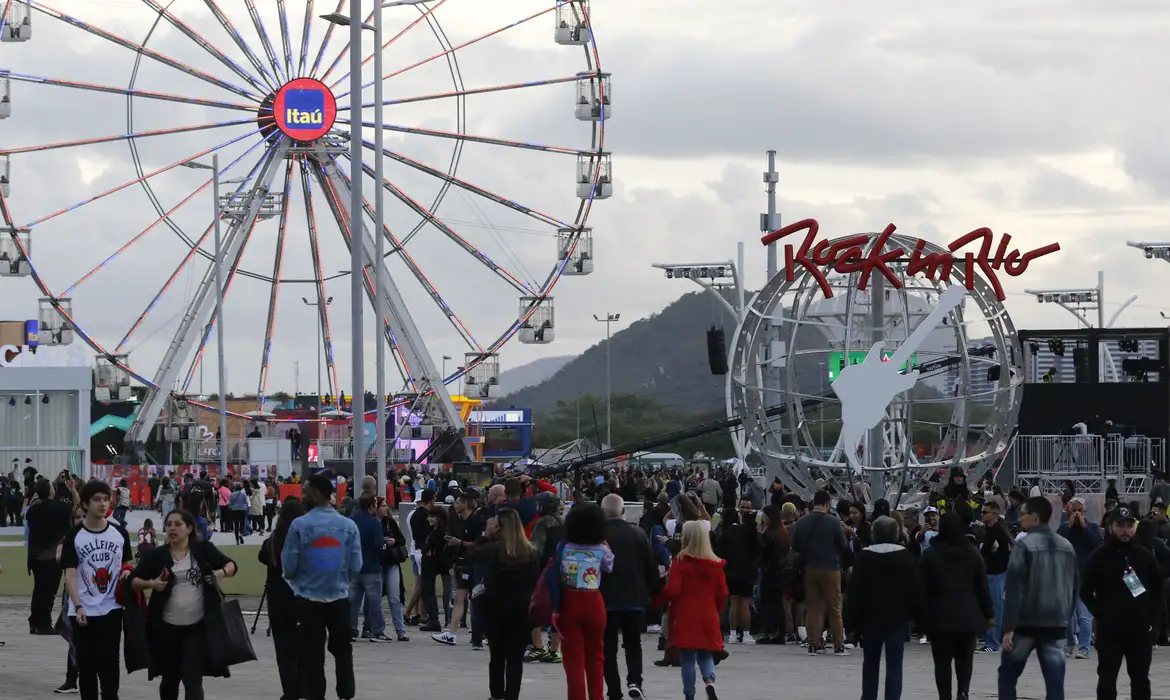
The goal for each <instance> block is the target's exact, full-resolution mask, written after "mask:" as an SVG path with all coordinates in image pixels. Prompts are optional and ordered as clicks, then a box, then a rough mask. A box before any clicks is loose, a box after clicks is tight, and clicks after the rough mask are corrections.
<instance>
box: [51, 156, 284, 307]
mask: <svg viewBox="0 0 1170 700" xmlns="http://www.w3.org/2000/svg"><path fill="white" fill-rule="evenodd" d="M262 143H264V141H263V139H261V140H259V141H257V142H256V144H255V145H253V146H252V147H251V148H249V149H248V150H247V151H244V153H243V154H241V155H240V157H238V158H236V159H235V160H234V161H232V162H231V163H229V164H228V166H227V167H226V168H224V169H223V170H222V172H221V174H223V173H227V172H230V171H231V169H232V168H233V167H235V166H236V164H238V163H239V162H240V161H241V160H243V159H244V158H246V157H247V156H248V154H249V153H251V152H252V151H254V150H256V149H257V148H258V147H259V146H260V144H262ZM213 182H214V179H208V180H207V182H204V183H203V184H202V185H200V186H199V188H198V189H196V190H195V191H193V192H192V193H191V194H189V195H187V197H186V198H185V199H183V201H181V202H179V203H178V204H176V205H175V206H174V207H172V208H171V209H170V210H169V211H167V212H165V213H164V214H163V215H162V216H160V217H159V218H157V219H155V220H154V222H153V223H151V224H150V225H149V226H147V227H146V228H144V229H143V230H142V232H141V233H139V234H138V235H136V236H134V237H133V238H131V239H130V240H129V241H127V242H126V244H125V245H123V246H122V247H121V248H119V249H118V250H116V251H115V252H114V253H113V254H111V255H110V256H109V257H108V258H106V259H105V260H103V261H102V262H101V263H99V264H98V265H97V266H96V267H94V268H93V269H92V270H90V271H89V272H87V273H85V274H84V275H82V276H81V278H80V279H78V280H77V281H76V282H74V283H73V284H72V285H70V286H69V288H68V289H66V290H65V291H64V292H62V293H61V296H63V297H67V296H69V294H70V293H71V292H72V291H73V290H75V289H77V288H78V287H80V286H81V285H82V284H83V283H84V282H85V281H86V280H88V279H89V278H90V277H93V276H94V275H95V274H97V273H98V272H99V271H100V270H101V269H102V268H104V267H105V266H106V265H108V264H110V263H111V262H112V261H113V260H114V259H115V258H117V257H118V256H119V255H121V254H122V253H125V252H126V251H127V250H128V249H129V248H130V246H132V245H134V244H135V243H137V242H138V241H140V240H142V238H144V237H145V236H146V234H148V233H150V232H151V231H153V230H154V229H155V228H156V227H157V226H158V225H159V224H161V223H163V222H164V221H166V220H167V219H168V218H170V216H171V215H172V214H174V213H175V212H176V211H178V210H179V209H182V208H183V207H184V206H186V205H187V204H188V203H190V202H191V201H192V200H193V199H195V197H196V196H198V195H199V193H201V192H203V191H204V190H206V189H207V188H208V187H210V186H211V185H212V183H213Z"/></svg>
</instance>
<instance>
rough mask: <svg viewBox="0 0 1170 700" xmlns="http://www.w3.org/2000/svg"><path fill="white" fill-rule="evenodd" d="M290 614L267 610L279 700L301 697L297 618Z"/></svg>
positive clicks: (293, 699)
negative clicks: (278, 681) (276, 672)
mask: <svg viewBox="0 0 1170 700" xmlns="http://www.w3.org/2000/svg"><path fill="white" fill-rule="evenodd" d="M290 612H291V614H288V613H277V611H274V610H273V609H272V608H271V607H270V608H269V609H268V626H269V627H270V628H271V629H272V646H273V647H275V649H276V668H277V670H278V671H279V673H280V700H297V699H298V698H301V697H303V693H301V671H300V665H299V662H298V660H299V659H300V639H299V637H298V636H297V618H296V612H295V611H290ZM347 624H348V623H347Z"/></svg>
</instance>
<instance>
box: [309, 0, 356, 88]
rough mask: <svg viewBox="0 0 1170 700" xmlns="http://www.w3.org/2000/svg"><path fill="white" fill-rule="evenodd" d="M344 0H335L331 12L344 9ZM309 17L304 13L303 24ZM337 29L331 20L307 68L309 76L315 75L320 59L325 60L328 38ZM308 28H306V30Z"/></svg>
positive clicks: (318, 68)
mask: <svg viewBox="0 0 1170 700" xmlns="http://www.w3.org/2000/svg"><path fill="white" fill-rule="evenodd" d="M345 2H346V0H337V9H335V10H334V11H333V14H335V15H339V14H341V11H342V10H343V9H345ZM310 20H311V18H309V17H308V15H306V20H305V25H306V26H308V23H309V21H310ZM336 30H337V25H336V24H333V23H332V22H330V23H329V28H328V29H326V30H325V38H324V39H323V40H322V41H321V46H320V47H319V48H318V49H317V59H316V60H315V61H313V67H312V68H311V69H310V70H309V77H312V78H315V77H317V71H318V70H320V68H321V61H323V60H325V52H326V51H327V50H328V49H329V40H330V39H332V38H333V32H334V31H336ZM307 31H308V30H306V32H307Z"/></svg>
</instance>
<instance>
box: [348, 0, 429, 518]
mask: <svg viewBox="0 0 1170 700" xmlns="http://www.w3.org/2000/svg"><path fill="white" fill-rule="evenodd" d="M374 2H376V3H377V4H378V7H377V8H376V9H375V10H374V241H375V242H374V250H375V253H374V257H375V258H376V259H375V260H374V270H373V274H371V275H370V279H371V280H372V282H371V284H372V285H373V286H374V315H375V316H376V321H377V322H376V323H375V324H374V328H375V333H374V340H375V342H376V343H377V348H378V350H377V354H376V356H375V360H374V369H375V371H376V372H377V373H378V378H377V380H376V386H377V391H378V396H377V399H376V401H375V403H376V405H377V407H378V410H377V413H378V426H377V428H376V429H375V431H374V435H375V436H376V437H375V439H376V440H377V441H378V443H377V445H378V446H377V449H376V450H375V454H376V459H377V462H378V477H377V478H378V495H379V496H381V497H383V498H385V497H386V327H385V325H384V319H385V318H386V316H387V315H388V313H389V312H388V310H387V309H386V295H385V294H383V293H382V289H381V288H380V287H379V286H378V270H379V269H381V267H382V263H383V261H384V260H385V259H386V250H385V248H386V236H385V234H384V232H383V231H382V229H383V228H384V227H385V225H386V224H385V209H384V208H383V201H382V197H383V195H384V188H383V187H382V178H383V177H384V174H383V163H382V157H383V155H382V149H383V148H384V147H385V134H384V133H383V131H382V0H374ZM358 101H359V102H360V101H361V99H360V95H359V96H358ZM359 121H360V120H359ZM358 162H360V161H354V165H355V167H354V173H355V175H360V172H361V171H360V168H358V167H357V163H358ZM354 179H357V178H356V177H355V178H354ZM440 381H441V380H440Z"/></svg>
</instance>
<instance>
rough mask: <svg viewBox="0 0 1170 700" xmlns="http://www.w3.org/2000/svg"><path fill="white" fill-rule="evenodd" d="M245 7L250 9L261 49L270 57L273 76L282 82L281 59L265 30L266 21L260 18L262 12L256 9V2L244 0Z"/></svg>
mask: <svg viewBox="0 0 1170 700" xmlns="http://www.w3.org/2000/svg"><path fill="white" fill-rule="evenodd" d="M244 6H245V7H247V8H248V15H249V16H250V17H251V18H252V26H253V27H254V28H255V29H256V35H257V36H259V37H260V47H261V48H262V49H264V55H265V56H267V57H268V63H269V65H271V66H272V74H273V75H275V76H277V80H281V77H280V75H281V69H280V59H279V58H277V57H276V49H275V48H273V46H272V40H271V39H270V38H269V37H268V30H267V29H265V28H264V19H263V18H261V17H260V11H259V10H257V9H256V2H255V0H244Z"/></svg>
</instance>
